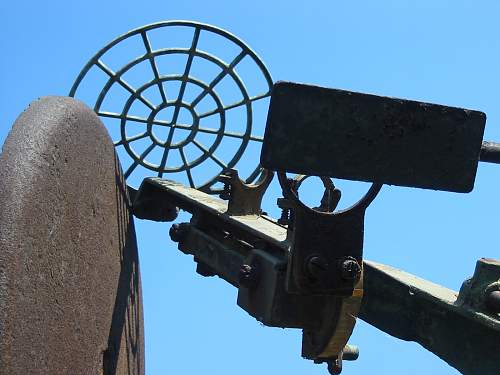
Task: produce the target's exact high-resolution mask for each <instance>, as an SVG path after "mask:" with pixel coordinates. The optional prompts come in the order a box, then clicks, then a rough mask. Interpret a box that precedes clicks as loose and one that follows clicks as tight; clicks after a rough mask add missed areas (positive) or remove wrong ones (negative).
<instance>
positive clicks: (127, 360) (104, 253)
mask: <svg viewBox="0 0 500 375" xmlns="http://www.w3.org/2000/svg"><path fill="white" fill-rule="evenodd" d="M129 207H130V205H129V200H128V196H127V189H126V185H125V182H124V180H123V178H122V176H121V171H120V166H119V162H118V159H117V157H116V154H115V152H114V147H113V144H112V142H111V139H110V138H109V136H108V134H107V132H106V130H105V128H104V126H103V125H102V123H101V122H100V120H99V119H98V117H97V116H96V115H95V114H94V112H93V111H92V110H91V109H89V108H88V107H86V106H85V105H84V104H83V103H81V102H79V101H77V100H74V99H72V98H67V97H44V98H41V99H39V100H37V101H34V102H33V103H31V105H30V106H29V108H28V109H26V111H25V112H24V113H22V114H21V115H20V116H19V118H18V119H17V120H16V122H15V123H14V126H13V128H12V131H11V132H10V134H9V136H8V137H7V139H6V141H5V144H4V146H3V151H2V154H1V156H0V374H9V375H26V374H44V375H46V374H72V375H74V374H92V375H94V374H95V375H122V374H123V375H125V374H127V375H130V374H134V375H143V374H144V340H143V337H144V335H143V314H142V299H141V285H140V275H139V266H138V257H137V244H136V238H135V231H134V223H133V220H132V216H131V213H130V209H129Z"/></svg>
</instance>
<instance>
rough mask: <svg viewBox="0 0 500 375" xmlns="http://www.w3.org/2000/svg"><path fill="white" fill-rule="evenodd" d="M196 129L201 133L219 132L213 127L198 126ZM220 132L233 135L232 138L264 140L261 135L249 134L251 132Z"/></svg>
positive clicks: (229, 135)
mask: <svg viewBox="0 0 500 375" xmlns="http://www.w3.org/2000/svg"><path fill="white" fill-rule="evenodd" d="M198 131H199V132H202V133H208V134H219V133H220V130H219V129H213V128H201V127H200V128H198ZM222 134H223V135H225V136H228V137H233V138H239V139H249V140H251V141H257V142H263V141H264V138H263V137H259V136H256V135H251V134H249V135H247V134H244V133H234V132H223V133H222Z"/></svg>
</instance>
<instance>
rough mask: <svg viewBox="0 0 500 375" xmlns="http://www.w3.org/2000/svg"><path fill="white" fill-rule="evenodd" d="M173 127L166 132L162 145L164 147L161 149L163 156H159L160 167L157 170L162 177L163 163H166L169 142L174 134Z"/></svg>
mask: <svg viewBox="0 0 500 375" xmlns="http://www.w3.org/2000/svg"><path fill="white" fill-rule="evenodd" d="M174 131H175V127H174V126H172V127H171V128H170V131H169V132H168V137H167V141H166V142H165V145H164V146H163V147H164V148H165V149H164V150H163V156H162V157H161V163H160V168H159V171H158V177H163V170H164V169H165V165H167V158H168V152H169V151H170V144H171V143H172V138H173V136H174Z"/></svg>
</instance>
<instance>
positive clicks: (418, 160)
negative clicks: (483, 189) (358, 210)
mask: <svg viewBox="0 0 500 375" xmlns="http://www.w3.org/2000/svg"><path fill="white" fill-rule="evenodd" d="M485 122H486V115H485V114H484V113H483V112H479V111H472V110H466V109H461V108H455V107H447V106H442V105H437V104H429V103H422V102H417V101H412V100H403V99H396V98H389V97H382V96H376V95H369V94H361V93H356V92H350V91H344V90H336V89H329V88H323V87H317V86H310V85H303V84H296V83H290V82H278V83H276V84H275V86H274V89H273V93H272V97H271V103H270V108H269V113H268V118H267V125H266V133H265V136H264V144H263V147H262V154H261V164H262V166H264V167H265V168H268V169H271V170H275V171H287V172H294V173H300V174H306V175H314V176H330V177H337V178H343V179H348V180H357V181H371V182H380V183H385V184H391V185H400V186H411V187H420V188H426V189H435V190H447V191H455V192H464V193H465V192H469V191H471V190H472V188H473V186H474V179H475V176H476V170H477V164H478V161H479V153H480V150H481V143H482V139H483V133H484V126H485Z"/></svg>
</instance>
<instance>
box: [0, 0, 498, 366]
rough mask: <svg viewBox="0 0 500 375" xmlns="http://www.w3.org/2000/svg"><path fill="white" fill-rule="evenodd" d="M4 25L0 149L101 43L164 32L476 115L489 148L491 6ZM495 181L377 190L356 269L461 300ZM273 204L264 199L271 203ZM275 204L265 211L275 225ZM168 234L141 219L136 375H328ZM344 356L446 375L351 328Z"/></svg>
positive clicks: (47, 18)
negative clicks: (179, 31) (188, 27)
mask: <svg viewBox="0 0 500 375" xmlns="http://www.w3.org/2000/svg"><path fill="white" fill-rule="evenodd" d="M0 15H1V18H2V22H1V23H0V47H1V51H2V52H3V54H2V57H1V59H0V114H1V122H2V125H1V126H0V144H2V143H3V140H4V139H5V137H6V135H7V132H8V130H9V128H10V126H11V124H12V123H13V122H14V120H15V118H16V117H17V116H18V115H19V114H20V112H21V111H22V110H23V109H24V108H25V107H26V106H27V105H28V104H29V103H30V102H31V101H32V100H34V99H36V98H37V97H40V96H44V95H53V94H56V95H66V94H67V93H68V92H69V89H70V87H71V85H72V83H73V81H74V79H75V78H76V76H77V74H78V72H79V71H80V69H81V68H82V67H83V65H84V64H85V63H86V61H87V60H88V59H89V58H90V57H91V56H92V55H93V54H94V53H95V52H97V51H98V50H99V49H100V48H101V47H102V46H104V45H105V44H106V43H108V42H109V41H111V40H112V39H114V38H115V37H117V36H118V35H120V34H123V33H125V32H126V31H128V30H130V29H132V28H136V27H139V26H142V25H144V24H148V23H152V22H157V21H161V20H173V19H187V20H195V21H200V22H205V23H209V24H213V25H216V26H218V27H221V28H223V29H226V30H228V31H230V32H232V33H233V34H235V35H237V36H238V37H240V38H242V39H243V40H244V41H245V42H247V43H248V44H249V45H250V46H251V47H252V48H253V49H254V50H255V51H256V52H257V53H258V54H259V55H260V57H261V58H262V59H263V60H264V62H265V63H266V65H267V66H268V68H269V71H270V72H271V74H272V77H273V79H274V80H275V81H276V80H289V81H297V82H305V83H312V84H317V85H322V86H328V87H335V88H341V89H348V90H354V91H361V92H368V93H374V94H380V95H387V96H395V97H402V98H408V99H415V100H421V101H426V102H434V103H439V104H446V105H451V106H458V107H465V108H470V109H477V110H481V111H484V112H485V113H486V114H487V116H488V119H487V124H486V133H485V139H487V140H496V141H500V105H499V103H500V101H499V98H500V95H499V92H500V22H499V19H500V3H499V2H498V1H494V0H488V1H487V0H485V1H472V0H471V1H457V0H455V1H436V0H425V1H424V0H421V1H418V2H415V1H409V0H399V1H387V0H380V1H334V0H330V1H309V2H299V1H296V2H291V1H261V0H255V1H245V2H243V1H242V2H236V1H222V0H214V1H192V0H183V1H178V2H170V1H169V2H167V1H147V0H144V1H141V2H138V1H128V0H123V1H94V0H88V1H81V2H69V1H51V0H46V1H31V2H28V1H5V0H4V1H2V2H0ZM164 42H165V46H166V47H168V46H169V45H168V43H169V40H167V39H165V40H164ZM257 157H258V155H257V154H256V153H255V152H254V153H253V154H251V155H250V158H253V160H255V158H257ZM499 171H500V169H499V168H498V167H497V166H492V165H481V166H480V167H479V170H478V175H477V179H476V185H475V188H474V191H473V192H472V193H470V194H465V195H464V194H454V193H445V192H434V191H424V190H417V189H409V188H398V187H389V186H385V187H384V188H383V190H382V192H381V193H380V195H379V196H378V198H377V199H376V200H375V202H374V203H373V204H372V206H370V208H369V209H368V212H367V218H366V232H365V248H364V254H365V257H366V258H367V259H371V260H375V261H378V262H381V263H386V264H389V265H393V266H396V267H399V268H402V269H404V270H406V271H409V272H411V273H414V274H417V275H419V276H421V277H424V278H426V279H429V280H431V281H433V282H436V283H438V284H442V285H444V286H446V287H449V288H451V289H454V290H458V289H459V288H460V285H461V283H462V281H463V280H465V279H466V278H467V277H469V276H471V274H472V272H473V270H474V265H475V261H476V260H477V259H479V258H480V257H492V258H495V257H496V258H499V254H500V250H499V249H498V243H499V242H500V241H499V231H498V218H497V213H498V212H500V200H499V199H498V195H497V194H498V193H497V194H495V192H498V187H496V186H495V183H498V176H499ZM276 191H277V188H276V186H275V185H274V187H272V188H271V192H270V193H274V194H275V193H276ZM311 191H312V189H311ZM310 193H311V194H309V193H307V194H306V195H304V196H305V197H306V199H309V197H310V195H312V192H310ZM271 195H272V194H271ZM275 199H276V196H270V197H268V198H266V201H265V207H264V208H265V209H266V210H267V211H268V212H270V213H271V214H272V215H274V216H276V215H278V214H279V212H278V210H277V209H276V208H274V207H273V201H274V200H275ZM180 219H182V220H184V221H187V220H188V219H189V216H188V215H186V214H183V215H182V216H181V218H180ZM169 226H170V225H169V224H157V223H150V222H143V221H137V232H138V239H139V250H140V262H141V271H142V280H143V294H144V308H145V324H146V370H147V374H148V375H160V374H167V373H181V374H198V373H203V374H217V375H224V374H234V373H237V374H239V375H246V374H271V373H275V374H278V373H279V374H281V373H287V374H290V375H292V374H325V373H327V371H326V367H325V366H319V365H314V364H313V363H312V362H310V361H306V360H303V359H301V358H300V346H301V337H300V332H299V331H297V330H282V329H276V328H267V327H263V326H262V325H260V324H259V323H258V322H256V321H255V320H253V319H252V318H251V317H249V316H248V315H247V314H246V313H245V312H244V311H242V310H240V309H239V308H238V307H237V306H236V290H235V289H234V288H232V287H231V286H229V285H227V284H226V283H225V282H224V281H222V280H220V279H217V278H202V277H201V276H199V275H197V274H196V273H195V272H194V270H195V264H194V263H193V261H192V259H191V258H190V257H188V256H185V255H183V254H182V253H180V252H179V251H178V250H176V245H175V244H173V243H172V242H171V241H170V239H169V236H168V229H169ZM351 342H352V343H354V344H357V345H359V347H360V353H361V354H360V358H359V360H358V361H357V362H354V363H347V364H346V366H345V370H344V371H345V372H344V373H345V374H368V373H369V374H372V375H377V374H415V375H416V374H424V373H425V374H443V375H444V374H457V373H458V372H457V371H455V370H454V369H452V368H450V367H448V366H447V365H446V364H445V363H444V362H443V361H441V360H440V359H438V358H437V357H435V356H434V355H432V354H430V353H428V352H426V351H425V350H423V349H422V348H421V347H420V346H419V345H417V344H414V343H406V342H403V341H399V340H397V339H394V338H391V337H389V336H388V335H386V334H384V333H382V332H380V331H378V330H377V329H375V328H373V327H370V326H368V325H367V324H365V323H363V322H361V321H360V322H359V324H358V325H357V326H356V329H355V332H354V335H353V337H352V339H351Z"/></svg>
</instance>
